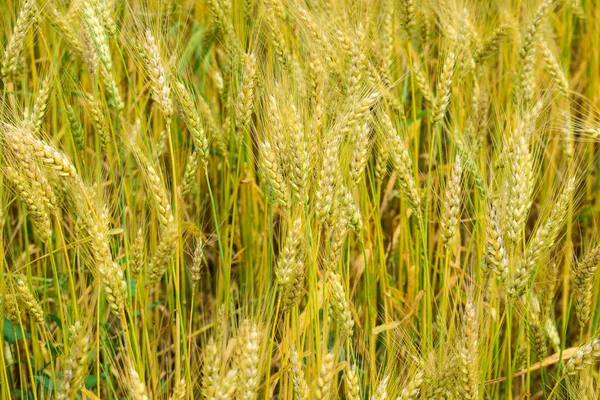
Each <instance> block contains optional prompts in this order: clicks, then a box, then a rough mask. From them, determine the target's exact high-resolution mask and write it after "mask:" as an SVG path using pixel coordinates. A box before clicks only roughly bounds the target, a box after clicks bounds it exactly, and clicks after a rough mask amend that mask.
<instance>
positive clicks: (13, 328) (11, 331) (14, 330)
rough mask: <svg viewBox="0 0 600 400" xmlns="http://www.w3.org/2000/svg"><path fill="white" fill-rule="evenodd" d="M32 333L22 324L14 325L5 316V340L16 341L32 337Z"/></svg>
mask: <svg viewBox="0 0 600 400" xmlns="http://www.w3.org/2000/svg"><path fill="white" fill-rule="evenodd" d="M30 338H31V334H29V332H27V331H26V330H25V329H23V328H22V327H21V326H17V325H13V323H12V322H10V321H9V320H8V319H7V318H6V317H4V340H6V341H7V342H8V343H14V342H16V341H17V340H23V339H30Z"/></svg>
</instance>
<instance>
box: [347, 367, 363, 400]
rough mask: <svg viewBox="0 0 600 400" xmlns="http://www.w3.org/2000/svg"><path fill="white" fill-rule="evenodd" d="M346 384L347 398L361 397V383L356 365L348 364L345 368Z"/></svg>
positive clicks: (355, 398)
mask: <svg viewBox="0 0 600 400" xmlns="http://www.w3.org/2000/svg"><path fill="white" fill-rule="evenodd" d="M344 386H345V389H346V398H347V399H348V400H359V399H360V383H359V380H358V375H357V373H356V366H355V365H352V366H351V367H350V366H348V367H346V369H345V370H344Z"/></svg>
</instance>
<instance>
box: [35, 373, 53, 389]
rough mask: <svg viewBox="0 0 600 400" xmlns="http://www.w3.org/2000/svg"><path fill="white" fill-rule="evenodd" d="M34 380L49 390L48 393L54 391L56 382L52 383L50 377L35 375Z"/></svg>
mask: <svg viewBox="0 0 600 400" xmlns="http://www.w3.org/2000/svg"><path fill="white" fill-rule="evenodd" d="M34 378H35V380H36V381H38V382H39V383H41V384H42V386H44V387H45V388H46V389H48V391H52V390H54V382H53V381H52V378H50V377H49V376H48V375H46V374H43V375H35V376H34Z"/></svg>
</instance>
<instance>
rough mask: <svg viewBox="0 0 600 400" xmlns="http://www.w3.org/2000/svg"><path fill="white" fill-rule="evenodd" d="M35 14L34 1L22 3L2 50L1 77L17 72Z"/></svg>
mask: <svg viewBox="0 0 600 400" xmlns="http://www.w3.org/2000/svg"><path fill="white" fill-rule="evenodd" d="M37 13H38V8H37V5H36V1H35V0H27V1H25V3H23V6H22V7H21V10H20V11H19V17H18V18H17V22H16V23H15V26H14V27H13V31H12V35H10V37H9V40H8V44H7V45H6V48H5V50H4V59H3V60H2V76H3V77H5V78H7V77H8V76H10V75H12V74H14V73H15V72H16V71H17V68H18V66H19V63H20V59H21V57H22V54H21V50H22V47H23V43H24V42H25V37H26V35H27V32H28V31H29V29H30V28H31V27H32V26H33V24H34V23H35V20H36V14H37Z"/></svg>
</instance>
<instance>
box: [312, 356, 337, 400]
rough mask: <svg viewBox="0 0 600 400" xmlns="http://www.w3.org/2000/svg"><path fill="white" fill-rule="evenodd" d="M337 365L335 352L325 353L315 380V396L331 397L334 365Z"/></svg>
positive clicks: (321, 397)
mask: <svg viewBox="0 0 600 400" xmlns="http://www.w3.org/2000/svg"><path fill="white" fill-rule="evenodd" d="M334 365H335V355H334V354H333V353H327V354H325V357H323V360H322V362H321V368H320V369H319V376H318V377H317V380H316V381H315V387H314V398H315V399H318V400H325V399H329V397H330V396H331V394H332V393H331V392H332V390H333V373H334V370H333V367H334Z"/></svg>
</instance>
